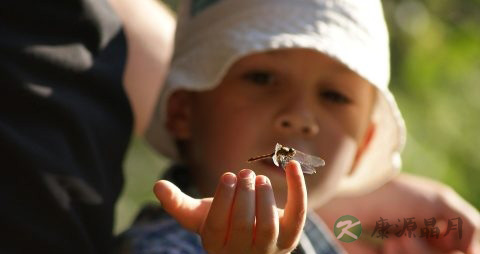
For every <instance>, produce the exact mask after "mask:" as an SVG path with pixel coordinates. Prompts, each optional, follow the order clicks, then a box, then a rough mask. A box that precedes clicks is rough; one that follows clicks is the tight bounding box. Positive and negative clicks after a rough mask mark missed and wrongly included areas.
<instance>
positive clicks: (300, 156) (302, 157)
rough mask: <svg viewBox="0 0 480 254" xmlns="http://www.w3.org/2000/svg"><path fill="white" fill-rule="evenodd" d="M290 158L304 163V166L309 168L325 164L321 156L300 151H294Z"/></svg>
mask: <svg viewBox="0 0 480 254" xmlns="http://www.w3.org/2000/svg"><path fill="white" fill-rule="evenodd" d="M292 159H294V160H296V161H298V162H300V164H305V166H308V167H311V168H318V167H322V166H325V161H324V160H323V159H322V158H320V157H317V156H313V155H309V154H305V153H302V152H300V151H295V155H294V156H293V158H292Z"/></svg>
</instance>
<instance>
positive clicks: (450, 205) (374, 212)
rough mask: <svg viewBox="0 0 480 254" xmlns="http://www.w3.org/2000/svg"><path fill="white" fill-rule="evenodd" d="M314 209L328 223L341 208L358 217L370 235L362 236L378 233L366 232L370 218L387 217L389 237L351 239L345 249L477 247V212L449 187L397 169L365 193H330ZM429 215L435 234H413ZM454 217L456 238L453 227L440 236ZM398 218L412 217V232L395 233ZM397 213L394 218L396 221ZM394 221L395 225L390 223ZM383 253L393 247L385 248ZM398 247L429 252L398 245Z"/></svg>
mask: <svg viewBox="0 0 480 254" xmlns="http://www.w3.org/2000/svg"><path fill="white" fill-rule="evenodd" d="M316 211H317V213H318V214H319V215H320V216H321V217H322V218H323V219H324V220H325V221H326V222H327V224H329V225H333V223H334V222H335V221H336V219H338V217H340V216H342V215H345V214H350V215H353V216H355V217H357V218H358V219H359V220H360V221H361V222H362V227H363V228H364V230H366V231H369V232H370V235H366V236H365V237H366V238H370V239H379V238H376V236H374V237H373V238H372V236H371V233H372V232H374V229H375V226H376V222H377V221H379V220H380V217H382V218H384V219H388V222H389V223H390V224H391V225H392V226H390V228H389V238H388V239H385V241H383V242H380V243H381V245H380V246H378V245H376V246H375V245H371V244H369V242H366V241H363V242H362V241H355V242H352V243H346V244H343V247H345V249H347V250H356V251H358V250H361V252H362V253H377V252H378V250H379V249H382V248H383V249H384V250H392V249H398V248H403V247H405V248H407V247H412V248H428V249H430V250H431V251H432V252H433V253H450V252H452V251H455V250H459V251H462V252H464V253H480V249H479V247H480V246H479V245H480V238H479V237H480V215H479V213H478V211H477V210H476V209H475V208H474V207H472V206H471V205H470V204H468V203H467V202H466V201H465V200H463V199H462V198H461V197H460V196H459V195H458V194H457V193H455V192H454V191H453V190H451V189H450V188H449V187H446V186H445V185H443V184H441V183H439V182H435V181H433V180H430V179H425V178H422V177H418V176H414V175H409V174H401V175H399V176H398V177H397V178H395V179H393V180H392V181H390V182H389V183H387V184H385V185H384V186H383V187H381V188H379V189H378V190H376V191H374V192H372V193H370V194H367V195H364V196H359V197H349V198H335V199H333V200H331V201H330V202H328V203H327V204H326V205H324V206H322V207H320V208H319V209H317V210H316ZM432 217H433V218H435V219H436V225H435V226H438V227H439V229H440V236H439V239H429V240H425V237H424V238H419V236H420V232H419V231H420V228H424V227H425V225H424V220H425V219H430V218H432ZM458 217H460V218H462V221H463V225H462V238H461V239H459V232H458V231H459V229H458V227H457V229H456V230H455V229H454V230H452V231H451V232H450V233H449V234H448V235H447V236H444V235H445V233H446V232H445V231H446V228H447V224H448V223H447V222H448V220H450V219H453V218H458ZM404 218H415V222H416V223H417V229H416V231H417V232H416V236H417V237H416V238H413V236H412V238H408V237H407V236H400V237H397V236H396V235H395V233H396V232H397V231H399V230H401V229H402V228H403V227H404V221H403V220H404ZM397 219H400V222H399V221H397ZM453 223H457V221H455V220H454V221H453ZM395 224H397V225H398V226H399V228H397V227H395ZM405 238H406V239H405ZM361 239H362V237H361V238H360V240H361ZM377 242H378V241H377ZM382 245H383V246H382ZM402 246H403V247H402ZM383 253H396V252H388V251H385V252H383ZM403 253H429V252H415V251H408V252H405V251H404V252H403Z"/></svg>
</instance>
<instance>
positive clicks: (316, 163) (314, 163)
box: [247, 143, 325, 174]
mask: <svg viewBox="0 0 480 254" xmlns="http://www.w3.org/2000/svg"><path fill="white" fill-rule="evenodd" d="M269 158H272V160H273V164H275V166H277V167H280V166H281V167H282V168H283V169H284V170H285V166H286V165H287V163H288V162H289V161H290V160H296V161H298V162H299V163H300V165H301V166H302V171H303V173H305V174H315V173H317V170H316V168H318V167H323V166H325V161H324V160H323V159H322V158H320V157H317V156H314V155H310V154H306V153H302V152H300V151H298V150H295V149H293V148H291V147H286V146H282V145H280V144H279V143H277V144H276V145H275V151H274V152H273V153H270V154H265V155H260V156H257V157H253V158H250V159H248V160H247V162H254V161H258V160H264V159H269Z"/></svg>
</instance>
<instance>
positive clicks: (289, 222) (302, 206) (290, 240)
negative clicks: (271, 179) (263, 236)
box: [277, 160, 307, 249]
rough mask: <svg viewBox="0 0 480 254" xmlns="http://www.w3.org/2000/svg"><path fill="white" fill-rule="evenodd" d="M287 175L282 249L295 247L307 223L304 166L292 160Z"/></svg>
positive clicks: (281, 221) (281, 232)
mask: <svg viewBox="0 0 480 254" xmlns="http://www.w3.org/2000/svg"><path fill="white" fill-rule="evenodd" d="M285 171H286V175H287V186H288V194H287V203H286V205H285V212H284V214H283V216H282V218H281V219H280V235H279V238H278V242H277V246H278V247H279V248H281V249H288V248H290V247H295V245H296V243H297V242H298V240H299V238H300V233H301V231H302V229H303V226H304V224H305V217H306V211H307V188H306V186H305V179H304V178H303V172H302V168H301V167H300V164H299V163H298V162H297V161H294V160H292V161H290V162H289V163H288V164H287V166H286V167H285Z"/></svg>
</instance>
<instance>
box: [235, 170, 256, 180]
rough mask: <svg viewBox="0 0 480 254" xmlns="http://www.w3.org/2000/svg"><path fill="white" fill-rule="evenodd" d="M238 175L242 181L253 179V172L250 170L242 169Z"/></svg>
mask: <svg viewBox="0 0 480 254" xmlns="http://www.w3.org/2000/svg"><path fill="white" fill-rule="evenodd" d="M238 175H239V176H240V177H241V178H242V179H248V178H251V177H252V175H253V172H252V171H251V170H250V169H242V170H241V171H240V172H239V173H238Z"/></svg>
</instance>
